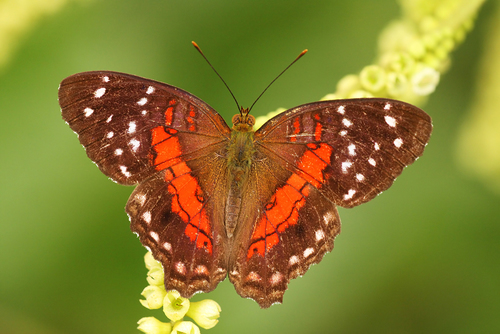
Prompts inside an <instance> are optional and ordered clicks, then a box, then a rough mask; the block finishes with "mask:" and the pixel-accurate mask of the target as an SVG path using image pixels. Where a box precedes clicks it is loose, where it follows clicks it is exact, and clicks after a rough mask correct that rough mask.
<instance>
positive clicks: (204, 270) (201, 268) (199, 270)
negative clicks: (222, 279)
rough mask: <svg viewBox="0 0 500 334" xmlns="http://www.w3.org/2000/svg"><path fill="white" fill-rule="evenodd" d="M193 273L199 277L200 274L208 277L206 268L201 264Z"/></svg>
mask: <svg viewBox="0 0 500 334" xmlns="http://www.w3.org/2000/svg"><path fill="white" fill-rule="evenodd" d="M194 272H195V273H196V274H198V275H201V274H203V275H208V274H209V272H208V268H207V266H204V265H202V264H200V265H197V266H196V268H195V269H194Z"/></svg>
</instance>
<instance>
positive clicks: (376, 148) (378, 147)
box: [373, 143, 380, 151]
mask: <svg viewBox="0 0 500 334" xmlns="http://www.w3.org/2000/svg"><path fill="white" fill-rule="evenodd" d="M373 147H374V148H375V151H378V150H380V145H379V144H378V143H375V145H373Z"/></svg>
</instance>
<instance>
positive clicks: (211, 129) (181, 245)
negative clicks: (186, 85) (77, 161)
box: [59, 71, 231, 297]
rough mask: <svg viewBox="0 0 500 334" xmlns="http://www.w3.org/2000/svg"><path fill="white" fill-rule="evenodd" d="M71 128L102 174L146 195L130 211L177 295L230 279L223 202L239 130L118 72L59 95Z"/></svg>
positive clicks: (69, 84)
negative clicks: (233, 135)
mask: <svg viewBox="0 0 500 334" xmlns="http://www.w3.org/2000/svg"><path fill="white" fill-rule="evenodd" d="M59 103H60V105H61V109H62V116H63V119H64V120H65V121H66V122H67V123H68V124H69V125H70V127H71V128H72V129H73V131H75V133H76V134H77V135H78V137H79V140H80V142H81V144H82V145H83V146H84V147H85V150H86V152H87V155H88V156H89V158H90V159H92V160H93V161H94V162H95V163H96V164H97V166H98V167H99V168H100V169H101V171H102V172H103V173H104V174H106V175H107V176H109V177H110V178H111V179H113V180H114V181H116V182H118V183H121V184H127V185H130V184H137V183H139V186H138V187H137V188H136V189H135V191H134V192H133V194H132V195H131V197H130V199H129V201H128V203H127V207H126V211H127V213H128V215H129V217H130V220H131V228H132V230H133V231H134V232H136V233H137V234H138V235H139V238H140V240H141V243H142V244H143V245H144V246H146V247H147V248H149V249H150V250H151V251H152V253H153V255H154V257H155V258H156V259H157V260H159V261H161V263H162V265H163V268H164V271H165V286H166V288H167V289H177V290H178V291H179V292H180V293H181V294H182V295H183V296H184V297H190V296H191V295H192V294H194V293H195V292H197V291H205V292H208V291H210V290H213V289H214V288H215V286H216V285H217V284H218V283H219V282H220V281H221V280H223V279H224V277H225V276H226V266H227V265H226V262H227V261H226V260H225V248H224V247H225V240H226V238H225V234H224V231H222V230H221V229H222V228H223V217H222V216H221V215H220V214H218V213H219V212H220V211H217V210H214V207H215V208H216V207H220V206H221V205H220V198H221V196H220V193H224V192H225V190H224V189H225V187H226V185H227V184H226V183H225V182H223V180H224V179H227V175H226V174H227V166H226V161H225V160H224V158H223V156H224V152H225V147H226V146H227V142H228V140H229V138H230V131H231V130H230V129H229V128H228V126H227V125H226V123H225V122H224V120H223V119H222V117H221V116H220V115H219V114H217V113H216V112H215V111H214V110H213V109H212V108H211V107H210V106H208V105H207V104H206V103H204V102H203V101H201V100H200V99H198V98H196V97H195V96H194V95H192V94H189V93H187V92H185V91H183V90H181V89H178V88H176V87H173V86H169V85H166V84H163V83H160V82H156V81H152V80H147V79H144V78H140V77H136V76H132V75H127V74H122V73H116V72H107V71H106V72H85V73H79V74H75V75H73V76H70V77H68V78H66V79H64V80H63V82H62V83H61V85H60V88H59Z"/></svg>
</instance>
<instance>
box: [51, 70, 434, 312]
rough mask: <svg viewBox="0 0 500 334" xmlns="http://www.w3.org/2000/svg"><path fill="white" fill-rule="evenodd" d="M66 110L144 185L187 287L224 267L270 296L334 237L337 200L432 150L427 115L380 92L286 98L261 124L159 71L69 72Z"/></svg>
mask: <svg viewBox="0 0 500 334" xmlns="http://www.w3.org/2000/svg"><path fill="white" fill-rule="evenodd" d="M59 103H60V106H61V110H62V117H63V119H64V120H65V121H66V122H67V123H68V124H69V126H70V127H71V129H73V131H74V132H75V133H76V134H77V135H78V137H79V140H80V143H81V144H82V145H83V146H84V148H85V150H86V153H87V155H88V157H89V158H90V159H91V160H92V161H93V162H94V163H95V164H96V165H97V166H98V167H99V169H100V170H101V171H102V172H103V173H104V174H105V175H107V176H108V177H109V178H111V179H112V180H113V181H115V182H117V183H119V184H123V185H137V187H136V188H135V190H134V191H133V193H132V194H131V196H130V198H129V200H128V202H127V205H126V212H127V214H128V216H129V218H130V222H131V229H132V231H133V232H135V233H136V234H138V236H139V238H140V241H141V243H142V244H143V245H144V246H145V247H146V248H148V249H149V250H151V252H152V253H153V256H154V257H155V258H156V259H157V260H158V261H160V262H161V263H162V265H163V268H164V272H165V287H166V289H167V290H170V289H175V290H178V291H179V292H180V293H181V295H182V296H183V297H186V298H189V297H191V296H192V295H193V294H195V293H197V292H209V291H211V290H213V289H215V287H216V286H217V284H218V283H219V282H221V281H223V280H224V279H225V278H226V276H229V280H230V281H231V282H232V283H233V284H234V287H235V289H236V291H237V293H238V294H240V295H241V296H242V297H247V298H251V299H254V300H255V301H256V302H257V303H258V304H259V305H260V306H261V307H262V308H267V307H269V306H271V305H272V304H274V303H281V302H282V300H283V294H284V293H285V291H286V289H287V286H288V283H289V282H290V280H291V279H293V278H296V277H298V276H301V275H303V274H304V273H305V272H306V271H307V270H308V269H309V267H310V266H311V265H312V264H315V263H319V262H320V261H321V259H322V258H323V256H324V255H325V254H326V253H327V252H329V251H331V250H332V249H333V244H334V239H335V236H336V235H338V234H339V232H340V218H339V214H338V212H337V208H336V206H341V207H345V208H352V207H354V206H357V205H359V204H362V203H365V202H367V201H369V200H371V199H372V198H374V197H375V196H377V195H378V194H380V193H381V192H382V191H384V190H386V189H387V188H389V187H390V186H391V184H392V183H393V181H394V180H395V179H396V177H397V176H398V175H400V174H401V172H402V170H403V168H404V167H405V166H407V165H409V164H411V163H413V162H414V161H415V160H416V159H417V158H418V157H419V156H421V155H422V153H423V151H424V147H425V146H426V144H427V142H428V140H429V137H430V134H431V131H432V124H431V118H430V117H429V116H428V115H427V114H426V113H425V112H423V111H422V110H420V109H419V108H417V107H414V106H412V105H410V104H407V103H404V102H400V101H395V100H389V99H381V98H363V99H347V100H332V101H320V102H313V103H308V104H304V105H301V106H298V107H295V108H292V109H289V110H287V111H285V112H283V113H281V114H279V115H278V116H276V117H274V118H272V119H270V120H269V121H267V123H265V124H264V125H263V126H262V127H261V128H259V129H258V130H256V131H254V129H253V125H254V123H255V118H254V117H253V116H252V115H250V114H249V110H248V109H244V108H241V109H240V112H239V113H238V114H236V115H235V116H234V117H233V118H232V127H231V128H230V127H229V126H228V125H227V124H226V122H225V121H224V119H223V118H222V117H221V116H220V115H219V114H218V113H217V112H216V111H215V110H214V109H213V108H211V107H210V106H209V105H208V104H207V103H205V102H203V101H202V100H200V99H199V98H197V97H195V96H194V95H193V94H191V93H188V92H186V91H184V90H182V89H179V88H176V87H174V86H170V85H167V84H164V83H161V82H157V81H153V80H148V79H144V78H141V77H137V76H133V75H129V74H123V73H117V72H110V71H98V72H84V73H78V74H75V75H72V76H70V77H68V78H66V79H64V80H63V81H62V82H61V85H60V87H59Z"/></svg>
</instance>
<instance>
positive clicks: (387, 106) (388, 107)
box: [384, 102, 391, 110]
mask: <svg viewBox="0 0 500 334" xmlns="http://www.w3.org/2000/svg"><path fill="white" fill-rule="evenodd" d="M384 109H385V110H390V109H391V104H390V103H389V102H387V103H386V104H385V106H384Z"/></svg>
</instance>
